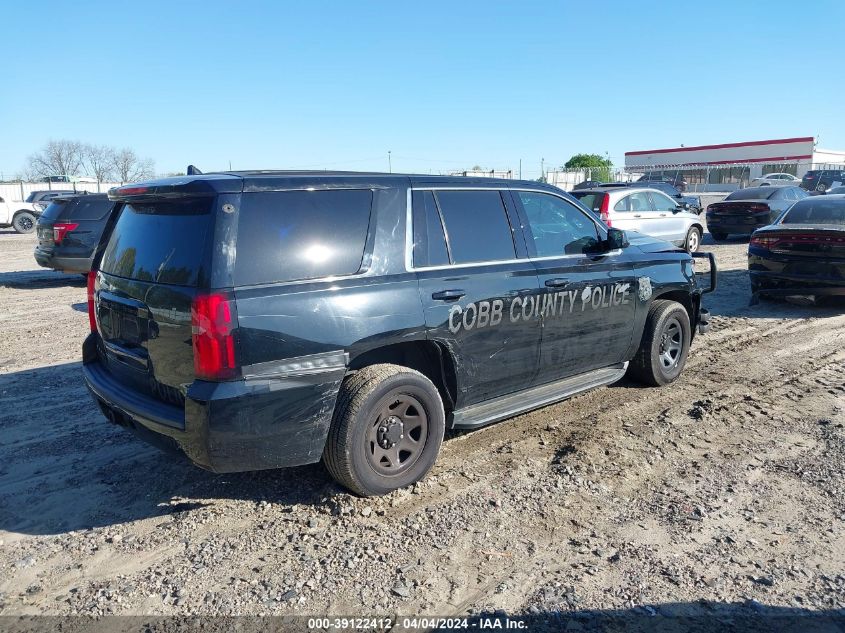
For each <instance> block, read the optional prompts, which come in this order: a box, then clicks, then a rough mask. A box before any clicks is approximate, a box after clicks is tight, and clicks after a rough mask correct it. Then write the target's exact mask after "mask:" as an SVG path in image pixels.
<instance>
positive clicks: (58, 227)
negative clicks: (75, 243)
mask: <svg viewBox="0 0 845 633" xmlns="http://www.w3.org/2000/svg"><path fill="white" fill-rule="evenodd" d="M77 226H79V224H77V223H73V222H56V223H55V224H54V225H53V241H54V242H55V243H56V244H61V243H62V240H63V239H65V235H67V234H68V233H70V232H71V231H73V230H75V229H76V227H77Z"/></svg>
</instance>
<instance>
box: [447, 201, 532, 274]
mask: <svg viewBox="0 0 845 633" xmlns="http://www.w3.org/2000/svg"><path fill="white" fill-rule="evenodd" d="M437 202H438V205H439V207H440V213H441V214H442V216H443V223H444V225H445V229H446V235H447V238H448V240H449V251H450V253H451V255H452V263H453V264H469V263H473V262H485V261H499V260H507V259H514V258H516V251H515V250H514V246H513V237H512V236H511V227H510V223H509V222H508V216H507V213H506V211H505V205H504V203H503V202H502V196H501V194H500V193H499V192H498V191H486V190H479V191H438V192H437Z"/></svg>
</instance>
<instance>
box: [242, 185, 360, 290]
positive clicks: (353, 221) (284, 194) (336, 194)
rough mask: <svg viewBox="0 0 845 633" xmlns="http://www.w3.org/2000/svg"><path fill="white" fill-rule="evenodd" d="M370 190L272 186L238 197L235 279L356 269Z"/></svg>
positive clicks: (280, 278) (257, 280)
mask: <svg viewBox="0 0 845 633" xmlns="http://www.w3.org/2000/svg"><path fill="white" fill-rule="evenodd" d="M372 206H373V192H372V191H371V190H369V189H344V190H333V191H274V192H262V193H246V194H244V195H243V196H242V202H241V210H240V213H239V219H238V246H237V255H236V258H235V271H234V277H235V284H236V285H238V286H248V285H252V284H265V283H275V282H286V281H297V280H303V279H320V278H322V277H332V276H337V275H352V274H354V273H357V272H358V271H359V270H360V269H361V261H362V259H363V257H364V247H365V245H366V242H367V232H368V229H369V225H370V210H371V209H372Z"/></svg>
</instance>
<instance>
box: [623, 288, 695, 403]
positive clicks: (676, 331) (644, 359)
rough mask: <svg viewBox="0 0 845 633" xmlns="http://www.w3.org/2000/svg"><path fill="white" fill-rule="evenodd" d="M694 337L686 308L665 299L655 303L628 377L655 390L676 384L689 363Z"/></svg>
mask: <svg viewBox="0 0 845 633" xmlns="http://www.w3.org/2000/svg"><path fill="white" fill-rule="evenodd" d="M691 338H692V337H691V328H690V322H689V315H688V314H687V311H686V309H685V308H684V306H682V305H681V304H680V303H677V302H675V301H666V300H663V299H656V300H654V301H652V303H651V306H649V309H648V316H646V323H645V331H644V332H643V338H642V341H640V349H639V350H637V355H636V356H634V358H633V360H631V364H630V365H629V366H628V374H629V375H630V376H631V377H632V378H634V379H635V380H637V381H639V382H641V383H643V384H646V385H650V386H653V387H662V386H663V385H668V384H670V383H673V382H675V381H676V380H677V379H678V376H680V375H681V372H682V371H683V369H684V365H685V364H686V362H687V356H688V355H689V346H690V340H691Z"/></svg>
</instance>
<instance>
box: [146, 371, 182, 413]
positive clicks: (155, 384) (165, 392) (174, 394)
mask: <svg viewBox="0 0 845 633" xmlns="http://www.w3.org/2000/svg"><path fill="white" fill-rule="evenodd" d="M150 391H152V394H153V395H154V396H155V397H156V398H158V399H159V400H162V401H164V402H167V403H168V404H172V405H176V406H177V407H184V406H185V396H184V394H183V393H182V392H181V391H179V390H178V389H176V388H175V387H171V386H169V385H163V384H161V383H160V382H159V381H158V380H156V379H155V378H151V379H150Z"/></svg>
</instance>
